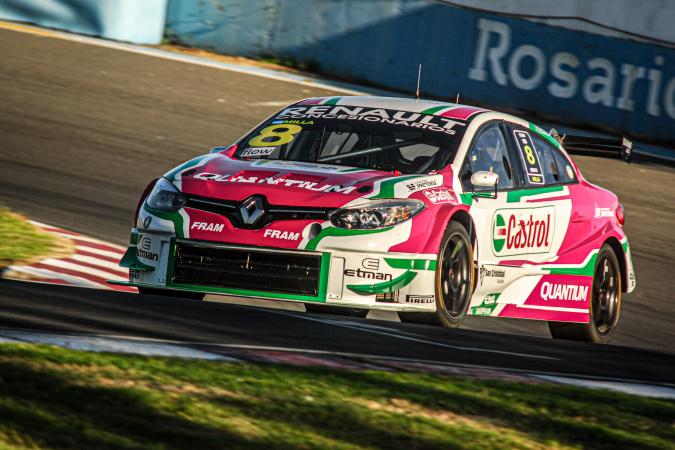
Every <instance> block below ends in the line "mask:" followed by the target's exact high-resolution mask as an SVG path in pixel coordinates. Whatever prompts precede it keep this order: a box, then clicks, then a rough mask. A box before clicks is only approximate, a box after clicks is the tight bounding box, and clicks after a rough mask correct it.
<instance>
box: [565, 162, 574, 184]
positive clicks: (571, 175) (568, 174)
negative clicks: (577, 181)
mask: <svg viewBox="0 0 675 450" xmlns="http://www.w3.org/2000/svg"><path fill="white" fill-rule="evenodd" d="M565 170H567V176H568V177H570V179H572V180H573V179H574V170H572V167H570V166H569V165H568V166H567V167H565Z"/></svg>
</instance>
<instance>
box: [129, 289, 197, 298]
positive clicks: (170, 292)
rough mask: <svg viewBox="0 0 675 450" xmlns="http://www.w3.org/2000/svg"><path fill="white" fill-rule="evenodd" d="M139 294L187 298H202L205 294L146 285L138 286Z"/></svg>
mask: <svg viewBox="0 0 675 450" xmlns="http://www.w3.org/2000/svg"><path fill="white" fill-rule="evenodd" d="M138 293H139V294H150V295H159V296H161V297H175V298H184V299H186V300H202V299H203V298H204V294H203V293H201V292H192V291H174V290H171V289H158V288H151V287H145V286H139V287H138Z"/></svg>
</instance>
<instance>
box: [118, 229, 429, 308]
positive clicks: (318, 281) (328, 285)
mask: <svg viewBox="0 0 675 450" xmlns="http://www.w3.org/2000/svg"><path fill="white" fill-rule="evenodd" d="M120 265H122V266H124V267H128V268H129V282H128V283H119V282H118V283H116V284H125V285H129V286H136V287H152V288H162V289H170V290H180V291H193V292H204V293H208V294H221V295H234V296H240V297H250V298H266V299H279V300H286V301H298V302H312V303H325V304H330V305H338V306H349V307H353V308H369V309H384V310H394V311H435V308H436V306H435V292H434V279H435V269H436V258H435V256H434V255H418V254H405V253H393V252H392V253H390V252H382V253H379V252H363V251H347V250H344V246H341V248H340V249H326V248H321V250H320V251H309V250H288V249H277V248H271V247H263V246H250V245H249V246H243V245H237V244H230V243H221V242H208V241H198V240H193V239H182V238H176V237H175V236H172V235H166V234H160V233H153V232H146V231H138V230H136V229H134V230H133V232H132V238H131V244H130V246H129V249H128V250H127V253H126V254H125V256H124V258H123V259H122V261H121V263H120Z"/></svg>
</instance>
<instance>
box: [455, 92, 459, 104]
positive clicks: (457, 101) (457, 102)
mask: <svg viewBox="0 0 675 450" xmlns="http://www.w3.org/2000/svg"><path fill="white" fill-rule="evenodd" d="M455 104H456V105H459V92H458V93H457V100H455Z"/></svg>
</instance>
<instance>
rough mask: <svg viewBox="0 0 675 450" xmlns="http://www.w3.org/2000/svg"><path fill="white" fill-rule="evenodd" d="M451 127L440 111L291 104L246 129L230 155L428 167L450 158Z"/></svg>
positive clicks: (405, 169)
mask: <svg viewBox="0 0 675 450" xmlns="http://www.w3.org/2000/svg"><path fill="white" fill-rule="evenodd" d="M317 110H318V112H317ZM454 128H464V127H454ZM454 128H453V127H452V124H450V122H449V121H447V120H446V121H444V120H443V118H442V117H437V116H431V115H427V114H421V113H411V112H406V111H393V110H384V109H374V108H362V107H346V106H320V107H316V106H314V107H311V106H295V107H289V108H287V109H286V110H284V111H283V112H282V113H280V114H279V115H277V116H276V117H275V118H273V119H272V120H269V121H268V122H266V123H265V124H263V125H262V126H260V127H259V128H258V129H256V130H254V131H253V132H252V133H251V134H249V135H248V136H247V137H246V138H245V139H244V140H243V141H242V142H240V143H239V144H238V149H237V152H236V153H235V154H234V157H235V158H240V159H244V158H248V159H265V160H282V161H302V162H313V163H325V164H337V165H343V166H350V167H358V168H364V169H376V170H382V171H388V172H400V173H427V172H431V171H435V170H439V169H441V168H443V167H445V166H446V165H447V164H449V163H450V162H451V161H452V158H453V156H454V153H453V152H454V150H455V142H458V140H459V139H460V138H461V136H458V135H457V134H459V133H461V130H456V129H454Z"/></svg>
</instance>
